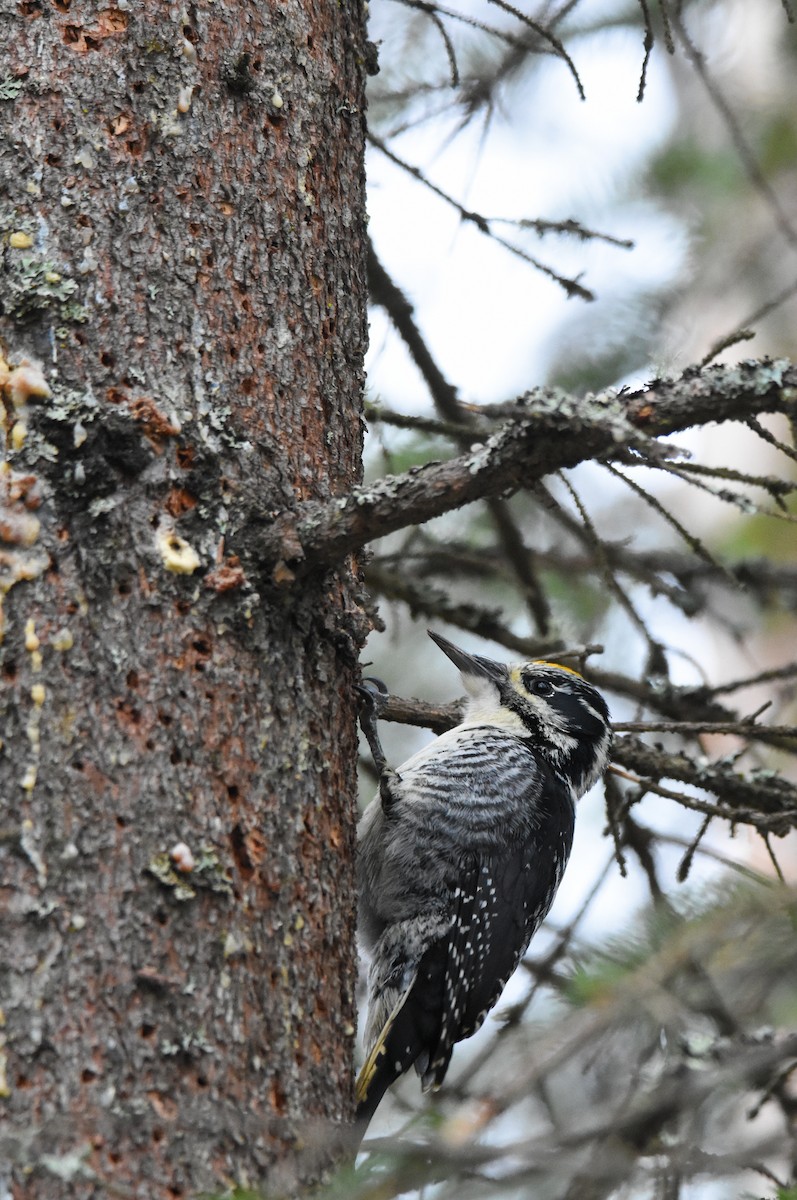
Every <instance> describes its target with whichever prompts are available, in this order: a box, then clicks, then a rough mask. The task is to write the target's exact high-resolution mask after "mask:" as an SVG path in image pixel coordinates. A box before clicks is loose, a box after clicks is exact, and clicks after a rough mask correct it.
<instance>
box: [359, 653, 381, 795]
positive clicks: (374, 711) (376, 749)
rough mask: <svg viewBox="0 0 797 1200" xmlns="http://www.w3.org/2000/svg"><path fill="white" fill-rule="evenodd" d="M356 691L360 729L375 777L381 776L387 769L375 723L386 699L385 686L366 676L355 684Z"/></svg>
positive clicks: (379, 680) (372, 677)
mask: <svg viewBox="0 0 797 1200" xmlns="http://www.w3.org/2000/svg"><path fill="white" fill-rule="evenodd" d="M356 691H357V693H358V697H359V705H360V712H359V716H360V728H361V729H362V731H363V733H364V734H365V740H366V741H367V742H368V746H369V748H370V751H371V755H372V757H373V760H374V766H375V767H376V773H377V775H379V776H381V775H382V773H383V772H384V771H385V770H386V768H387V759H386V758H385V752H384V750H383V749H382V743H381V742H380V740H379V733H378V731H377V728H376V723H377V721H378V720H379V715H380V713H381V712H382V711H383V709H384V707H385V705H386V704H387V699H388V690H387V684H385V683H383V682H382V680H381V679H377V678H375V676H373V675H366V676H365V677H364V678H363V681H362V683H359V684H357V686H356Z"/></svg>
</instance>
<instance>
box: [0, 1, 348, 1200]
mask: <svg viewBox="0 0 797 1200" xmlns="http://www.w3.org/2000/svg"><path fill="white" fill-rule="evenodd" d="M14 9H15V11H14V12H13V13H12V14H11V15H9V13H8V9H7V10H6V12H5V13H4V14H3V16H2V18H0V29H1V30H2V42H3V45H4V47H5V48H6V49H5V63H4V74H5V78H4V82H3V91H2V95H3V97H4V98H3V99H2V101H0V119H2V124H3V130H2V132H3V136H2V137H0V172H2V180H3V184H2V190H1V191H2V194H3V195H4V196H5V199H4V200H3V201H2V202H0V219H1V221H2V230H0V233H1V234H2V255H3V266H4V272H3V276H2V279H0V311H1V312H2V335H3V353H4V357H5V360H6V362H7V370H6V369H5V368H3V366H2V364H0V383H2V382H3V380H4V379H5V383H4V386H3V402H4V408H5V417H6V419H5V425H6V430H5V441H6V445H7V460H8V461H7V463H6V465H5V467H4V472H5V473H4V475H3V477H2V480H0V498H1V499H2V512H1V513H0V517H1V519H2V523H1V524H0V534H2V537H3V539H4V540H3V542H2V544H1V545H0V572H1V574H0V594H1V595H2V597H3V603H4V614H3V620H4V640H3V644H2V689H3V690H2V713H1V715H0V720H1V722H2V725H1V726H0V733H1V734H2V751H1V752H0V794H1V795H2V802H3V812H2V820H1V821H0V835H1V836H0V906H1V908H0V911H1V912H2V918H3V920H2V948H1V958H0V1007H2V1018H3V1022H2V1026H1V1027H0V1034H1V1035H2V1046H1V1047H0V1067H2V1071H0V1160H3V1161H4V1163H5V1164H6V1166H5V1169H6V1171H7V1176H8V1178H7V1182H8V1185H9V1189H10V1194H11V1196H13V1197H14V1200H18V1198H21V1197H22V1196H23V1195H24V1196H25V1197H31V1196H35V1197H37V1198H38V1197H50V1196H52V1197H61V1196H63V1195H64V1194H65V1190H64V1179H67V1180H69V1181H71V1182H70V1187H69V1192H68V1194H69V1195H70V1196H79V1197H82V1196H89V1195H92V1196H93V1195H99V1194H105V1189H106V1187H108V1186H110V1187H111V1188H113V1189H118V1194H120V1195H126V1196H127V1195H129V1196H142V1197H147V1198H148V1200H150V1198H158V1197H170V1198H173V1197H178V1196H188V1195H191V1194H194V1193H195V1192H197V1191H200V1190H203V1191H211V1190H213V1189H216V1190H220V1189H223V1188H225V1187H229V1186H231V1185H236V1184H237V1185H257V1184H263V1183H264V1182H265V1183H266V1184H267V1185H268V1186H269V1187H271V1188H272V1189H274V1188H277V1189H279V1188H281V1189H284V1190H286V1191H290V1190H291V1189H292V1188H295V1187H296V1186H298V1185H299V1183H300V1182H305V1181H306V1180H308V1179H312V1178H315V1177H316V1176H317V1175H318V1173H319V1171H321V1170H322V1169H323V1167H324V1166H325V1165H326V1163H327V1162H328V1161H330V1157H331V1155H332V1151H330V1150H329V1149H325V1148H324V1145H323V1144H322V1140H321V1139H317V1140H318V1143H319V1144H318V1147H317V1149H316V1151H315V1152H314V1153H313V1154H309V1152H308V1151H307V1150H306V1149H304V1150H303V1149H302V1145H303V1144H304V1145H305V1146H306V1144H307V1137H306V1131H307V1127H308V1122H313V1121H319V1122H339V1121H342V1120H344V1119H345V1118H346V1117H347V1116H348V1115H349V1112H350V1103H351V1098H350V1085H351V1070H350V1068H351V1062H350V1060H351V1051H352V1046H353V1034H354V1026H355V1012H354V999H353V981H354V973H353V962H354V956H353V942H352V932H353V885H352V875H351V859H352V846H353V828H354V786H355V761H356V736H355V721H354V701H353V682H354V680H355V667H356V661H357V652H358V649H359V646H360V645H361V643H362V640H363V638H364V635H365V632H366V630H367V621H366V618H365V616H364V614H363V612H362V609H361V606H360V592H359V584H358V579H357V571H356V564H353V563H352V562H351V561H349V562H347V563H344V564H336V565H335V566H334V567H332V568H326V567H325V568H323V569H321V568H319V569H318V570H316V571H315V572H314V571H313V570H312V569H311V567H312V564H309V565H308V570H307V571H306V572H305V573H303V574H302V576H301V578H297V577H296V575H295V573H294V570H293V569H292V568H291V567H289V566H288V563H287V559H288V558H289V557H290V532H289V529H288V532H287V533H286V555H285V560H286V561H279V560H278V561H277V562H276V565H275V564H274V562H273V561H272V562H271V563H270V564H269V565H268V568H267V569H265V568H264V567H263V564H262V563H260V562H258V560H257V558H256V556H255V555H254V554H253V553H252V549H251V548H252V545H253V531H259V532H260V533H261V534H262V531H263V529H264V528H266V527H268V526H271V525H273V524H275V523H276V524H279V518H280V514H283V513H285V512H287V511H290V510H291V509H292V508H293V507H295V505H296V503H297V501H305V500H316V501H324V500H328V499H329V498H331V497H334V496H338V495H341V494H344V493H346V492H348V491H349V490H350V489H351V487H352V486H353V485H354V484H355V483H356V482H358V480H359V477H360V476H359V472H360V459H361V420H360V410H361V390H362V382H363V371H362V359H363V351H364V347H365V339H366V332H365V270H364V241H363V238H364V229H365V223H364V204H363V182H364V181H363V135H364V117H363V105H364V101H363V76H364V61H365V58H366V54H365V43H364V41H363V38H364V29H363V12H362V6H361V4H360V3H359V2H356V0H355V2H354V3H346V4H325V3H318V2H317V0H315V2H314V0H279V2H277V0H271V2H270V3H266V4H259V5H256V4H247V3H243V2H241V3H231V4H213V3H210V2H209V0H202V2H200V3H197V4H192V5H188V6H186V8H185V9H182V10H181V9H180V7H179V6H177V5H164V4H161V3H158V2H156V0H137V3H135V4H130V3H124V2H123V0H118V4H117V5H116V6H115V7H101V6H100V5H98V4H92V3H78V2H77V0H53V2H52V3H51V2H50V0H23V2H21V3H20V4H18V5H16V6H14ZM25 358H27V359H30V360H32V363H33V365H32V366H27V365H25V363H24V361H23V360H24V359H25ZM36 364H40V365H41V369H40V370H39V369H38V368H37V365H36ZM8 372H10V377H9V375H8ZM48 393H49V394H48ZM256 540H257V539H254V541H256ZM303 1136H304V1138H305V1140H304V1143H303V1142H302V1137H303ZM2 1171H3V1168H2V1167H0V1177H2Z"/></svg>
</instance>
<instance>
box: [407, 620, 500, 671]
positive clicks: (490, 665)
mask: <svg viewBox="0 0 797 1200" xmlns="http://www.w3.org/2000/svg"><path fill="white" fill-rule="evenodd" d="M426 632H427V633H428V634H429V637H430V638H431V639H432V641H433V642H434V643H435V645H436V646H439V647H440V649H441V650H442V651H443V654H445V655H446V656H447V657H448V658H450V659H451V661H452V663H453V664H454V666H455V667H458V668H459V670H460V671H461V672H462V674H463V675H475V676H476V677H477V678H478V679H490V680H491V681H492V682H493V683H498V681H499V680H501V679H506V667H505V666H504V664H503V663H497V662H492V661H491V660H490V659H489V658H482V657H481V656H480V655H479V654H466V653H465V651H464V650H460V648H459V646H455V645H454V643H453V642H449V640H448V638H444V637H441V636H440V634H439V633H433V632H432V630H431V629H427V631H426Z"/></svg>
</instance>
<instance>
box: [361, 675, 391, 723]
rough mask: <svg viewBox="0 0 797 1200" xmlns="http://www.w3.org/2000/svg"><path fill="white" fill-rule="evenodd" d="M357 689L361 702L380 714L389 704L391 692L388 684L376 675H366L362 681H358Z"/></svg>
mask: <svg viewBox="0 0 797 1200" xmlns="http://www.w3.org/2000/svg"><path fill="white" fill-rule="evenodd" d="M356 691H358V692H359V694H360V704H361V705H362V706H367V707H369V708H371V709H374V710H375V711H376V715H377V716H378V715H379V713H380V712H381V711H382V709H383V708H384V707H385V705H386V704H387V700H388V697H389V695H390V693H389V692H388V690H387V684H386V683H385V682H384V680H382V679H377V678H376V676H375V675H364V676H363V681H362V683H358V684H357V687H356Z"/></svg>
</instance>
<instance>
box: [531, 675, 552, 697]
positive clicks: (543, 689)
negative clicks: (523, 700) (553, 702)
mask: <svg viewBox="0 0 797 1200" xmlns="http://www.w3.org/2000/svg"><path fill="white" fill-rule="evenodd" d="M529 691H531V692H534V695H535V696H552V695H553V694H554V686H553V684H552V683H549V682H548V680H547V679H534V680H532V683H531V687H530V688H529Z"/></svg>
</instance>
